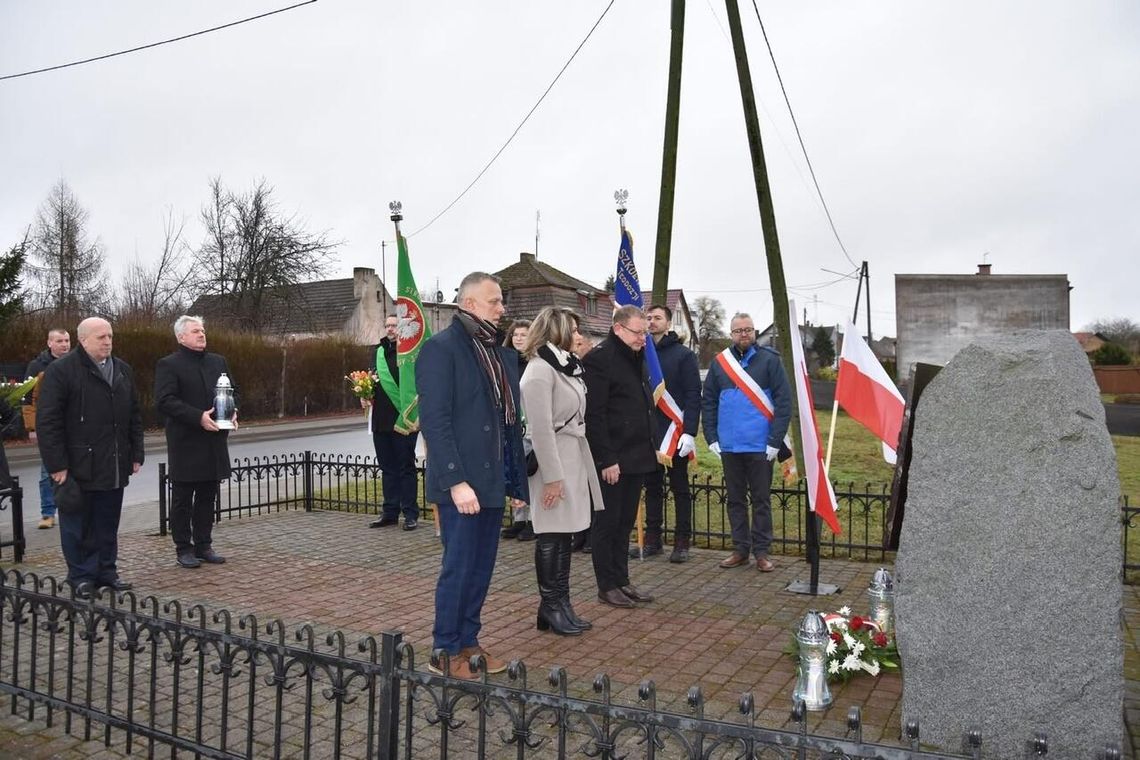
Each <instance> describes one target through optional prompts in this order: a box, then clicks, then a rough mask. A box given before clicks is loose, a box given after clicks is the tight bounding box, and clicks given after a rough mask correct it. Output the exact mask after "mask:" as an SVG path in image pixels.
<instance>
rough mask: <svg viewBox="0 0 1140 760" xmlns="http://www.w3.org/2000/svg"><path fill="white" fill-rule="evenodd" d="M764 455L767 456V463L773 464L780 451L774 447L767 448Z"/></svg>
mask: <svg viewBox="0 0 1140 760" xmlns="http://www.w3.org/2000/svg"><path fill="white" fill-rule="evenodd" d="M764 453H765V454H767V455H768V461H769V462H775V461H776V455H777V454H779V453H780V450H779V449H778V448H776V447H775V446H769V447H768V448H766V449H764Z"/></svg>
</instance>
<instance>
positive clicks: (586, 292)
mask: <svg viewBox="0 0 1140 760" xmlns="http://www.w3.org/2000/svg"><path fill="white" fill-rule="evenodd" d="M495 275H496V276H497V277H499V278H500V279H502V281H503V283H502V287H503V298H504V300H505V301H506V307H507V311H506V315H505V316H504V317H503V320H504V323H508V322H510V321H511V320H514V319H534V317H535V315H537V314H538V312H539V311H540V310H542V308H543V307H546V306H561V307H563V308H567V309H573V310H574V311H575V312H577V313H578V314H580V315H581V316H582V320H583V323H584V324H583V327H584V328H585V329H586V330H588V331H589V332H590V334H591V335H592V336H593V337H594V338H595V339H597V338H601V337H603V336H605V335H606V334H607V333H608V332H609V330H610V324H611V322H612V315H613V310H614V302H613V294H612V293H610V292H609V291H607V290H605V289H604V288H598V287H595V286H593V285H591V284H590V283H588V282H585V281H584V280H579V279H578V278H577V277H574V276H572V275H569V274H567V273H565V272H563V271H562V270H560V269H556V268H555V267H553V266H551V265H550V264H547V263H546V262H545V261H539V259H538V257H537V256H535V255H534V254H533V253H528V252H526V251H523V252H522V253H520V254H519V260H518V261H517V262H515V263H514V264H511V265H510V266H509V267H506V268H505V269H500V270H499V271H497V272H495ZM642 298H643V299H644V301H645V303H647V304H648V303H649V302H650V301H652V298H653V295H652V293H650V292H649V291H644V292H642ZM666 305H667V306H668V307H669V309H670V310H671V311H672V312H673V327H674V329H676V330H677V332H678V334H680V335H683V336H684V337H685V338H686V339H687V342H688V344H689V346H690V347H695V346H696V330H695V329H694V326H693V316H692V312H691V311H690V310H689V304H688V302H687V301H686V300H685V293H684V291H683V290H681V289H680V288H675V289H671V290H669V291H668V292H667V294H666Z"/></svg>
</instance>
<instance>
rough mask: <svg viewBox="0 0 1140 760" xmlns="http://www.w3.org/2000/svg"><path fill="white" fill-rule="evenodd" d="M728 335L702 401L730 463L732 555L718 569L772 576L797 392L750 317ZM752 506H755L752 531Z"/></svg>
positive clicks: (711, 434) (714, 447)
mask: <svg viewBox="0 0 1140 760" xmlns="http://www.w3.org/2000/svg"><path fill="white" fill-rule="evenodd" d="M730 327H731V331H732V345H731V346H729V347H728V348H726V349H725V350H724V351H722V352H721V353H720V354H718V355H717V357H716V360H715V361H713V362H712V364H711V366H710V367H709V372H708V376H707V377H706V378H705V387H704V393H703V395H702V399H701V404H702V408H701V416H702V417H703V418H704V429H705V440H707V441H708V442H709V450H710V451H712V452H713V453H714V454H716V455H717V456H719V457H720V458H721V461H722V462H723V463H724V485H725V490H726V491H727V492H728V493H727V496H728V519H729V522H730V523H731V525H732V545H733V550H732V554H731V555H729V556H728V557H727V558H726V559H724V560H723V561H722V562H721V563H720V566H721V567H723V568H731V567H741V566H743V565H746V564H748V561H749V557H750V556H754V557H755V558H756V569H757V570H759V571H760V572H762V573H769V572H772V570H774V569H775V568H776V566H775V564H773V563H772V561H771V560H770V559H769V558H768V548H769V547H770V546H771V544H772V503H771V500H770V498H769V490H770V489H771V487H772V462H773V461H774V460H775V459H776V455H777V454H778V453H779V450H780V444H781V442H782V441H783V439H784V434H785V433H787V432H788V422H789V421H790V420H791V417H792V401H791V391H790V389H789V387H788V379H787V377H786V376H785V375H784V370H783V366H782V365H781V363H780V355H779V354H778V353H776V351H775V350H774V349H772V348H770V347H764V348H759V347H757V346H756V328H755V326H754V325H753V323H752V317H750V316H748V315H747V314H743V313H740V314H736V315H735V316H734V317H733V318H732V321H731V322H730ZM746 495H748V496H750V497H751V498H750V500H746V498H745V496H746ZM748 501H751V506H752V520H751V526H750V525H749V520H748Z"/></svg>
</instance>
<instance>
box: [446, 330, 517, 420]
mask: <svg viewBox="0 0 1140 760" xmlns="http://www.w3.org/2000/svg"><path fill="white" fill-rule="evenodd" d="M457 316H458V319H459V321H460V323H461V324H462V325H463V327H464V329H465V330H467V334H468V335H470V336H471V341H472V342H473V343H474V344H475V356H476V357H478V359H479V365H480V366H481V367H482V368H483V372H484V373H485V374H486V375H487V380H488V381H489V382H490V384H491V389H492V392H493V393H494V395H495V406H496V407H497V408H499V409H502V410H503V422H505V423H506V424H507V426H508V427H509V426H510V425H513V424H515V399H514V396H513V395H512V394H511V388H510V385H509V384H508V383H507V373H506V371H505V370H504V369H503V360H502V358H501V357H500V356H499V352H498V351H497V350H496V349H497V348H498V347H499V346H500V345H502V342H503V333H502V331H501V330H499V329H498V328H497V327H495V326H494V325H493V324H491V323H490V322H488V321H487V320H485V319H480V318H479V317H477V316H475V315H474V314H472V313H471V312H469V311H465V310H464V309H459V312H458V315H457Z"/></svg>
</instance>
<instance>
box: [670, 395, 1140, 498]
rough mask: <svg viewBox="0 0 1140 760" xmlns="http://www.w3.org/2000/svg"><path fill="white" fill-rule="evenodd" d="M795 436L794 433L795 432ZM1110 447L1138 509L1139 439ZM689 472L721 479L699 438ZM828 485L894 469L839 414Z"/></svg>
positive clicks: (881, 480)
mask: <svg viewBox="0 0 1140 760" xmlns="http://www.w3.org/2000/svg"><path fill="white" fill-rule="evenodd" d="M816 415H817V416H816V419H817V420H818V421H819V427H820V431H819V434H820V437H822V438H823V439H824V445H825V446H826V444H827V433H828V426H829V425H830V424H831V414H830V412H817V413H816ZM797 432H798V431H797ZM1112 443H1113V446H1114V448H1115V449H1116V468H1117V472H1118V473H1119V475H1120V492H1121V493H1122V494H1125V495H1127V496H1128V503H1129V504H1130V505H1132V506H1140V438H1137V437H1134V436H1124V435H1114V436H1112ZM690 470H691V471H692V472H699V473H701V474H702V475H703V474H708V475H711V476H712V478H713V479H714V480H717V479H719V478H720V477H721V473H722V470H721V465H720V460H719V459H717V457H716V455H714V454H713V453H712V452H711V451H709V450H708V446H707V445H705V439H704V437H703V436H697V464H696V466H695V467H690ZM828 475H829V477H830V478H831V480H832V482H837V483H839V485H840V486H841V487H844V488H845V487H846V486H847V485H848V484H853V485H854V486H855V488H856V489H858V490H863V487H864V486H866V485H868V484H870V485H871V487H872V488H873V489H875V490H877V489H878V488H879V487H880V486H882V485H886V486H888V487H889V486H890V483H891V478H892V476H893V475H894V466H893V465H889V464H887V463H886V461H884V460H883V450H882V446H881V445H880V443H879V439H878V438H876V437H875V436H873V435H871V433H870V432H868V431H867V429H866V428H864V427H863V426H862V425H860V424H859V423H858V422H855V421H854V420H853V419H851V418H850V417H848V416H847V414H846V413H845V412H843V411H840V412H839V416H838V419H837V420H836V427H835V443H834V453H833V454H832V456H831V469H830V470H829V472H828Z"/></svg>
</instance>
